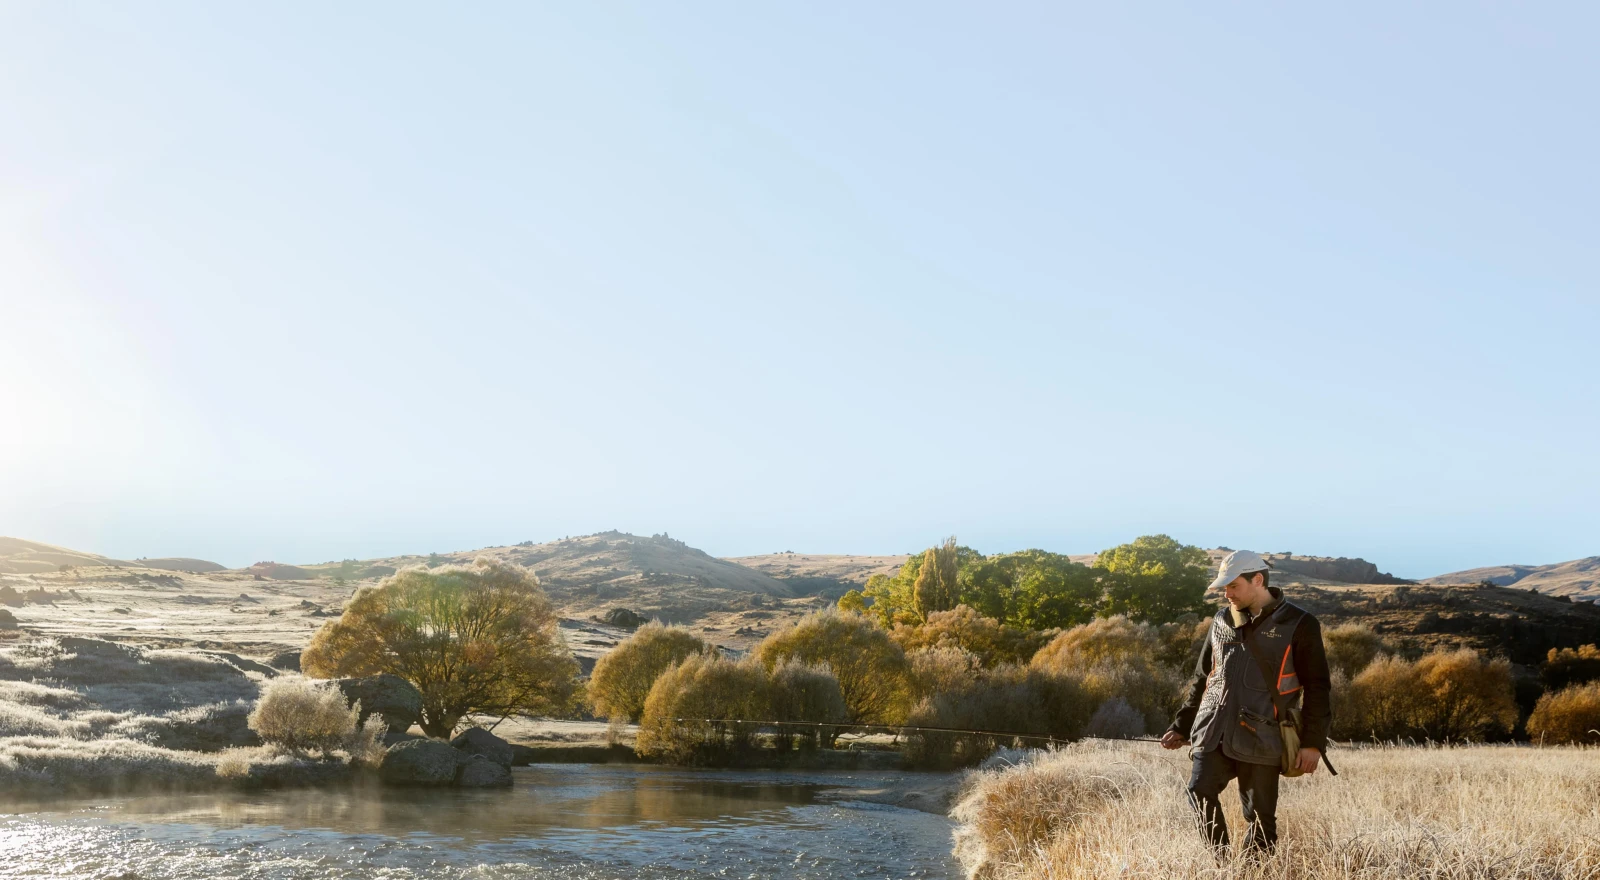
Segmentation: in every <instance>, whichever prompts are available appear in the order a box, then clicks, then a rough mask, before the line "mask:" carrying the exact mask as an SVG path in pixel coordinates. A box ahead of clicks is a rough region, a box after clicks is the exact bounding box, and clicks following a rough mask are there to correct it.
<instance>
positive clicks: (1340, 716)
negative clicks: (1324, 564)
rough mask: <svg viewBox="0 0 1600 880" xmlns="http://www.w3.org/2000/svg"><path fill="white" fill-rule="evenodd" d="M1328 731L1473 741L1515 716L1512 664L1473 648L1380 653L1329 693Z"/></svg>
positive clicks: (1502, 729) (1503, 731)
mask: <svg viewBox="0 0 1600 880" xmlns="http://www.w3.org/2000/svg"><path fill="white" fill-rule="evenodd" d="M1334 710H1335V714H1334V730H1333V733H1334V736H1336V737H1339V738H1350V739H1365V738H1369V737H1372V738H1376V739H1380V740H1393V739H1399V738H1402V737H1416V738H1424V737H1426V738H1430V739H1440V740H1454V741H1479V740H1485V739H1494V738H1498V737H1503V736H1505V735H1507V734H1509V733H1510V732H1511V730H1512V728H1513V727H1514V726H1515V725H1516V723H1517V704H1516V698H1515V691H1514V689H1513V686H1512V680H1511V664H1510V663H1509V662H1507V661H1506V660H1504V659H1497V660H1484V659H1483V658H1481V657H1479V656H1478V654H1477V652H1476V651H1473V650H1471V649H1467V648H1463V649H1461V650H1459V651H1435V652H1434V653H1432V654H1428V655H1427V656H1425V657H1423V658H1422V659H1421V660H1418V661H1417V662H1415V663H1412V662H1410V661H1408V660H1404V659H1402V658H1399V657H1393V656H1380V657H1378V659H1376V660H1374V661H1372V663H1370V664H1369V665H1368V666H1367V668H1366V669H1364V670H1362V671H1361V674H1359V675H1357V676H1355V677H1354V678H1352V679H1351V680H1350V684H1349V686H1348V687H1347V688H1346V689H1345V693H1344V694H1342V695H1341V694H1335V695H1334Z"/></svg>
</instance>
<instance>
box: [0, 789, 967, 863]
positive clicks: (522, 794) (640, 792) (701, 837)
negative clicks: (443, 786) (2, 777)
mask: <svg viewBox="0 0 1600 880" xmlns="http://www.w3.org/2000/svg"><path fill="white" fill-rule="evenodd" d="M515 772H516V787H515V788H513V789H511V790H509V791H457V790H442V791H424V790H407V789H392V788H390V789H385V788H374V789H370V790H351V789H335V790H317V789H297V790H286V791H267V792H234V791H229V792H213V793H206V794H187V795H159V796H154V795H152V796H116V797H103V798H98V799H94V800H70V801H68V800H63V801H54V802H49V803H45V804H33V805H25V804H10V805H0V877H7V878H10V877H30V878H46V877H48V878H73V880H80V878H83V880H88V878H94V880H168V878H173V880H177V878H197V880H198V878H204V880H225V878H251V880H313V878H314V880H334V878H338V880H345V878H352V880H353V878H362V880H365V878H379V880H407V878H424V877H426V878H462V880H467V878H471V880H499V878H508V880H509V878H519V880H520V878H547V880H691V878H708V880H709V878H718V880H723V878H769V877H770V878H779V877H781V878H799V880H808V878H816V880H823V878H828V880H835V878H847V877H861V878H935V880H937V878H955V877H958V876H959V872H958V870H957V869H956V867H955V865H954V863H953V861H952V860H951V858H950V843H951V840H950V832H951V824H950V822H949V820H947V819H945V818H944V817H942V816H938V815H934V814H932V813H925V812H918V811H915V810H908V809H902V808H899V807H891V806H883V805H879V804H872V803H864V802H862V801H859V800H855V799H853V795H852V792H853V791H854V790H856V789H872V788H883V787H889V786H893V785H895V784H896V783H898V782H901V781H903V780H904V776H903V775H901V774H894V773H854V772H852V773H781V772H771V771H767V772H758V771H716V770H699V771H696V770H683V769H673V768H662V767H640V766H606V765H589V764H563V765H540V766H534V767H525V768H518V769H517V770H516V771H515Z"/></svg>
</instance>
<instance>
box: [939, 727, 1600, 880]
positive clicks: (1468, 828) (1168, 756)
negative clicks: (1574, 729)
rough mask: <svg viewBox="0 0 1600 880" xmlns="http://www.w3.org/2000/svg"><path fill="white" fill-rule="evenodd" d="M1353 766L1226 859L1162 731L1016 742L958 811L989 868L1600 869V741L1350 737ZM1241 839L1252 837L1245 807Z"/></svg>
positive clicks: (1346, 752) (965, 858)
mask: <svg viewBox="0 0 1600 880" xmlns="http://www.w3.org/2000/svg"><path fill="white" fill-rule="evenodd" d="M1338 754H1339V758H1338V760H1339V775H1338V776H1337V777H1330V776H1328V775H1327V774H1325V773H1318V774H1315V775H1312V776H1304V777H1301V778H1299V779H1293V780H1285V781H1284V783H1283V786H1282V789H1281V795H1280V800H1279V804H1278V829H1279V835H1280V843H1279V848H1278V850H1277V852H1276V854H1274V855H1273V856H1271V857H1269V858H1266V859H1263V860H1260V861H1251V860H1248V859H1235V858H1233V857H1232V856H1231V855H1229V856H1226V857H1224V858H1222V859H1220V860H1219V859H1218V858H1217V857H1216V856H1214V855H1213V853H1212V852H1211V850H1210V848H1209V847H1208V846H1207V845H1206V844H1204V843H1203V842H1202V838H1201V836H1200V834H1199V832H1198V830H1197V829H1196V827H1195V821H1194V817H1193V814H1192V812H1191V810H1190V808H1189V805H1188V802H1187V800H1186V797H1185V786H1186V784H1187V781H1188V776H1189V762H1188V760H1187V759H1186V758H1185V757H1184V756H1183V755H1182V753H1172V752H1165V751H1163V750H1161V749H1160V748H1158V747H1157V746H1155V745H1153V744H1146V743H1107V742H1099V741H1090V742H1084V743H1078V744H1074V745H1071V746H1068V747H1066V748H1064V749H1061V750H1059V751H1055V752H1034V753H1029V754H1021V753H1012V754H1008V755H1006V756H1004V758H1005V759H1004V760H1001V759H997V760H995V761H993V762H992V764H993V769H986V770H983V771H981V772H974V773H973V774H972V775H971V776H970V777H969V778H968V780H967V782H966V784H965V786H964V788H963V792H962V794H961V796H960V797H959V799H958V803H957V805H956V807H955V809H954V811H953V813H952V815H953V816H954V817H955V818H956V820H957V821H958V823H959V827H958V830H957V843H956V855H957V857H958V858H959V860H960V861H961V863H962V865H963V866H964V867H965V868H966V870H967V872H968V876H969V877H973V878H984V880H1035V878H1051V880H1098V878H1111V877H1119V878H1120V877H1130V876H1137V877H1196V878H1216V880H1221V878H1224V877H1226V878H1242V880H1266V878H1274V880H1330V878H1332V880H1338V878H1363V880H1410V878H1413V877H1452V878H1495V880H1551V878H1558V877H1559V878H1569V877H1570V878H1579V877H1595V876H1600V808H1597V806H1596V804H1597V803H1600V801H1597V799H1596V792H1600V749H1593V748H1572V747H1561V748H1538V747H1528V746H1509V745H1501V746H1462V747H1429V748H1409V747H1408V748H1394V747H1380V746H1367V747H1361V748H1353V749H1341V750H1340V751H1339V753H1338ZM1228 812H1229V817H1228V818H1229V821H1230V823H1231V824H1232V827H1231V829H1230V831H1231V835H1232V838H1233V839H1234V840H1240V839H1242V838H1243V834H1244V828H1243V827H1241V825H1240V821H1241V820H1240V817H1239V816H1238V811H1237V810H1230V811H1228Z"/></svg>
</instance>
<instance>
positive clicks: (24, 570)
mask: <svg viewBox="0 0 1600 880" xmlns="http://www.w3.org/2000/svg"><path fill="white" fill-rule="evenodd" d="M134 564H135V563H132V562H125V561H123V560H121V559H110V558H108V557H105V556H99V555H96V554H94V553H84V552H81V551H78V550H69V549H67V548H65V547H56V546H54V545H51V544H40V543H37V542H35V541H24V540H22V539H21V538H0V573H7V574H33V573H35V572H47V571H57V570H59V569H60V568H61V566H63V565H71V566H75V567H76V566H95V565H120V566H130V565H134Z"/></svg>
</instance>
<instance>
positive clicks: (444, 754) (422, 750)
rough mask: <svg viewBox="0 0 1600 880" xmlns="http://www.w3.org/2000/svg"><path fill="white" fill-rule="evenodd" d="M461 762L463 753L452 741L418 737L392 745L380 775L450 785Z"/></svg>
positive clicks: (408, 781)
mask: <svg viewBox="0 0 1600 880" xmlns="http://www.w3.org/2000/svg"><path fill="white" fill-rule="evenodd" d="M460 764H461V753H460V752H458V751H456V750H455V749H453V748H451V747H450V744H449V743H447V742H444V741H443V740H437V739H414V740H411V741H410V742H403V743H399V744H397V745H393V746H390V747H389V751H388V752H387V753H386V754H385V755H384V756H383V763H382V764H380V765H378V776H379V778H381V779H382V780H383V781H384V782H385V783H387V784H389V785H450V784H452V783H454V782H455V781H456V770H457V769H458V768H459V766H460ZM495 766H499V765H495Z"/></svg>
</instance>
